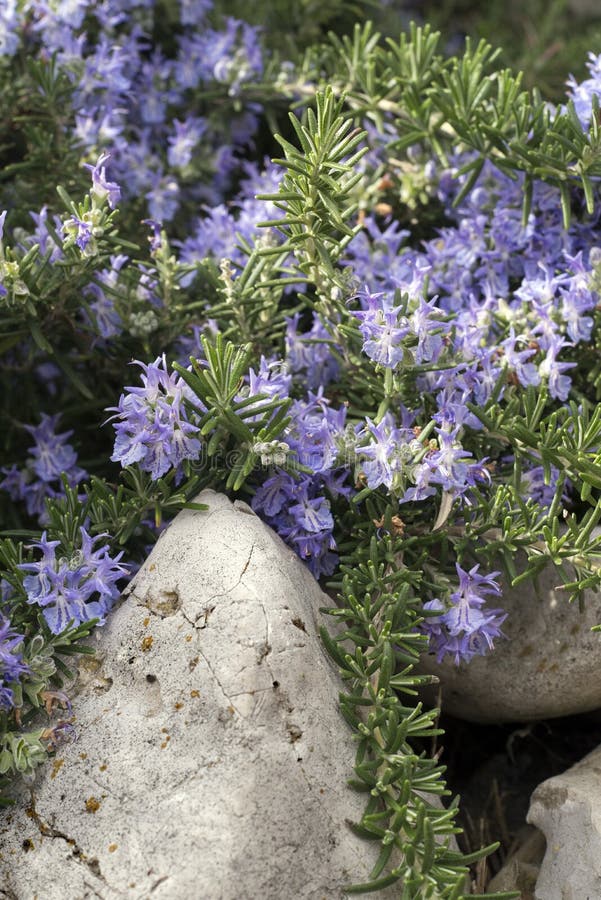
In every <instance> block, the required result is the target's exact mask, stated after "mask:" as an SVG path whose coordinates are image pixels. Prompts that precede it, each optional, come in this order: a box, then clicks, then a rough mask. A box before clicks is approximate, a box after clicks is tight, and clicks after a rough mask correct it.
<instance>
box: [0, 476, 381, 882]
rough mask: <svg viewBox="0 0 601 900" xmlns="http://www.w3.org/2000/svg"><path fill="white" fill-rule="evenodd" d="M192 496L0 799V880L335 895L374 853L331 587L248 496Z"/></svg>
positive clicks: (365, 871)
mask: <svg viewBox="0 0 601 900" xmlns="http://www.w3.org/2000/svg"><path fill="white" fill-rule="evenodd" d="M197 499H198V500H199V501H200V502H204V503H207V504H208V505H209V509H208V510H207V511H199V510H186V511H184V512H182V513H180V515H178V516H177V518H176V519H175V521H174V522H173V523H172V524H171V526H170V527H169V528H168V529H167V530H166V531H165V532H164V533H163V534H162V535H161V537H160V538H159V540H158V542H157V544H156V546H155V548H154V549H153V551H152V553H151V554H150V556H149V557H148V559H147V560H146V562H145V564H144V566H143V567H142V568H141V569H140V571H139V572H138V574H137V575H136V577H135V578H134V580H133V581H132V583H131V584H130V586H129V588H128V592H127V593H128V596H127V598H126V599H125V601H124V602H123V603H122V605H121V606H120V607H119V608H118V609H116V610H115V611H114V612H113V613H112V615H111V616H110V617H109V620H108V624H107V625H106V626H105V628H103V629H100V630H99V631H98V632H97V656H96V658H95V659H93V660H92V661H91V662H90V661H88V660H84V661H83V662H82V666H81V668H80V679H79V683H78V690H79V693H78V694H77V696H76V697H75V700H74V713H75V716H76V721H75V727H76V729H77V734H78V739H77V740H76V741H75V742H73V743H70V744H68V745H65V746H63V747H61V748H59V750H58V751H57V754H56V757H55V758H54V760H51V761H50V762H49V764H48V765H47V766H45V767H43V769H42V770H41V772H40V773H39V775H38V778H37V781H36V783H35V785H34V786H33V789H32V790H31V794H30V793H29V792H28V791H27V790H26V789H25V788H23V790H22V792H21V794H20V795H19V797H18V802H17V805H16V806H15V807H13V808H12V809H9V810H8V811H0V897H4V898H10V900H80V898H81V900H83V898H85V900H87V898H102V900H116V898H121V897H126V898H132V900H146V898H152V900H161V898H164V900H166V898H169V900H205V898H206V900H258V898H260V900H276V898H277V900H288V898H291V900H292V898H302V900H334V898H338V897H344V896H345V895H344V892H343V889H342V885H344V884H346V883H349V882H353V881H363V880H365V879H366V878H367V876H368V875H369V871H370V869H371V868H372V866H373V865H374V863H375V860H376V858H377V853H378V846H377V845H374V843H372V842H366V841H362V840H361V839H359V838H357V837H355V836H354V835H353V833H352V832H351V831H350V829H348V828H347V827H346V825H345V820H352V821H357V820H358V819H359V818H360V816H361V814H362V812H363V809H364V799H363V797H362V796H360V795H359V794H356V793H355V792H353V791H352V790H350V789H349V788H347V787H346V785H345V781H346V779H347V778H348V777H350V776H351V775H352V766H353V761H354V745H353V742H352V740H351V734H350V731H349V729H348V726H347V725H346V723H345V722H344V720H343V719H342V717H341V715H340V713H339V709H338V702H337V695H338V692H339V690H340V689H341V682H340V680H339V677H338V674H337V672H336V670H335V668H334V667H333V666H332V665H331V663H330V662H329V660H328V658H327V657H326V655H325V651H324V650H323V649H322V645H321V643H320V640H319V637H318V633H317V629H318V625H319V622H320V619H321V616H320V613H319V607H320V606H330V605H331V601H330V600H329V598H327V597H326V596H325V595H324V594H323V593H322V592H321V591H320V589H319V586H318V585H317V583H316V582H315V580H314V579H313V577H312V576H311V575H310V573H309V572H308V570H307V569H306V568H305V567H304V566H303V564H302V563H301V562H300V561H299V560H298V559H297V558H296V556H295V555H294V554H293V553H292V551H290V550H289V549H288V548H287V547H285V546H284V544H283V543H282V542H281V541H280V540H279V538H277V536H275V535H274V534H273V533H272V532H271V531H270V529H268V528H267V527H266V526H265V525H264V524H263V523H262V522H261V521H260V520H259V519H258V518H257V517H256V516H255V515H254V514H253V513H252V511H251V510H250V509H249V507H247V506H246V505H245V504H243V503H239V502H236V503H233V504H232V503H231V502H230V501H229V500H228V499H227V498H226V497H224V496H223V495H220V494H216V493H214V492H211V491H205V492H203V493H202V494H201V495H200V497H199V498H197ZM397 895H398V887H397V889H396V890H394V889H390V893H389V894H387V893H385V892H381V893H380V894H379V895H378V896H382V897H383V896H397Z"/></svg>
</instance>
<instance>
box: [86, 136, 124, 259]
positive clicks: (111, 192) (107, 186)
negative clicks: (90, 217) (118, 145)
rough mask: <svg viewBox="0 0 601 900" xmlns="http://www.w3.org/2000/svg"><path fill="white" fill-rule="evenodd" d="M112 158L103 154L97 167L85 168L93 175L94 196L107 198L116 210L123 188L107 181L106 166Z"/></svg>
mask: <svg viewBox="0 0 601 900" xmlns="http://www.w3.org/2000/svg"><path fill="white" fill-rule="evenodd" d="M110 158H111V155H110V153H101V154H100V156H99V157H98V162H97V163H96V165H95V166H91V165H89V164H88V163H86V164H85V167H86V169H89V170H90V172H91V173H92V194H93V195H94V196H96V197H97V198H98V199H99V200H101V201H103V200H104V199H105V198H106V199H107V201H108V205H109V206H110V208H111V209H114V208H115V206H116V205H117V203H118V202H119V199H120V197H121V188H120V187H119V185H118V184H116V183H115V182H114V181H108V180H107V177H106V169H105V167H104V164H105V163H107V162H108V161H109V159H110ZM82 249H83V248H82Z"/></svg>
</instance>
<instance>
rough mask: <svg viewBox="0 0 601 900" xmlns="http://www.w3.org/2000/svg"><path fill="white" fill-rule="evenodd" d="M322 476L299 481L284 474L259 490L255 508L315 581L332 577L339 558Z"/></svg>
mask: <svg viewBox="0 0 601 900" xmlns="http://www.w3.org/2000/svg"><path fill="white" fill-rule="evenodd" d="M322 490H323V488H322V480H321V478H320V476H307V475H305V474H302V475H301V476H300V478H299V479H298V480H296V479H295V478H293V477H292V476H291V475H290V474H288V473H287V472H283V471H281V470H280V471H277V472H276V474H275V475H273V476H272V477H271V478H268V479H267V481H265V482H264V484H263V485H262V486H261V487H260V488H259V489H258V490H257V492H256V493H255V496H254V497H253V499H252V508H253V509H254V510H255V512H257V513H259V514H260V515H262V516H263V517H264V518H265V520H266V522H267V523H268V524H269V525H271V527H272V528H274V529H275V531H277V533H278V534H279V535H280V537H281V538H283V540H284V541H286V543H287V544H288V545H289V546H290V547H292V549H293V550H294V551H295V552H296V553H297V554H298V555H299V556H300V558H301V559H302V560H303V561H304V562H306V563H307V565H308V566H309V569H310V570H311V572H312V573H313V575H314V576H315V577H316V578H319V577H320V576H321V575H331V574H332V572H333V571H334V569H335V567H336V564H337V561H338V557H337V555H336V554H335V553H333V552H332V551H334V550H335V549H336V542H335V540H334V536H333V534H332V530H333V528H334V519H333V516H332V512H331V509H330V503H329V501H328V500H327V498H326V497H324V496H323V493H321V491H322Z"/></svg>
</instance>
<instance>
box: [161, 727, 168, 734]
mask: <svg viewBox="0 0 601 900" xmlns="http://www.w3.org/2000/svg"><path fill="white" fill-rule="evenodd" d="M161 733H162V734H169V729H168V728H161Z"/></svg>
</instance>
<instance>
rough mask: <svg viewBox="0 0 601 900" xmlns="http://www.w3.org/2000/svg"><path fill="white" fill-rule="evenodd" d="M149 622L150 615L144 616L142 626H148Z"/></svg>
mask: <svg viewBox="0 0 601 900" xmlns="http://www.w3.org/2000/svg"><path fill="white" fill-rule="evenodd" d="M149 622H150V616H146V618H145V619H144V621H143V622H142V625H143V626H144V628H148V623H149Z"/></svg>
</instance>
